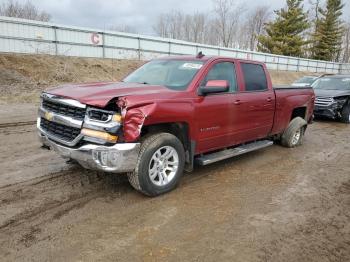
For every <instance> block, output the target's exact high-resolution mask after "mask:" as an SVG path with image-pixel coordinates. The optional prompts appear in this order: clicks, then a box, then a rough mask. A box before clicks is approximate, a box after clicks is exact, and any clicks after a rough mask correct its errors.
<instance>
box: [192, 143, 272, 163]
mask: <svg viewBox="0 0 350 262" xmlns="http://www.w3.org/2000/svg"><path fill="white" fill-rule="evenodd" d="M271 145H273V142H272V141H270V140H262V141H256V142H252V143H249V144H245V145H241V146H238V147H235V148H231V149H225V150H222V151H219V152H215V153H211V154H207V155H203V156H200V157H197V158H195V161H196V163H197V164H199V165H201V166H205V165H209V164H211V163H214V162H217V161H221V160H224V159H227V158H231V157H234V156H238V155H242V154H245V153H248V152H251V151H255V150H258V149H261V148H264V147H268V146H271Z"/></svg>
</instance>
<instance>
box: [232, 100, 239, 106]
mask: <svg viewBox="0 0 350 262" xmlns="http://www.w3.org/2000/svg"><path fill="white" fill-rule="evenodd" d="M233 103H234V104H235V105H240V104H241V100H236V101H235V102H233Z"/></svg>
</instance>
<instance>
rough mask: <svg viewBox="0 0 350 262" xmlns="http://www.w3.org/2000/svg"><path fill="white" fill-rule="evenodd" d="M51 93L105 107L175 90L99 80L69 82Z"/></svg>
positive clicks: (48, 91)
mask: <svg viewBox="0 0 350 262" xmlns="http://www.w3.org/2000/svg"><path fill="white" fill-rule="evenodd" d="M46 92H47V93H49V94H52V95H57V96H61V97H65V98H70V99H74V100H78V101H79V102H80V103H83V104H87V105H91V106H97V107H105V106H106V105H107V104H108V102H109V101H110V100H112V99H113V98H117V97H123V96H132V95H149V94H154V95H155V96H156V95H157V94H160V93H169V92H174V91H172V90H170V89H168V88H166V87H163V86H155V85H144V84H137V83H124V82H102V83H101V82H99V83H84V84H67V85H62V86H58V87H55V88H52V89H49V90H47V91H46Z"/></svg>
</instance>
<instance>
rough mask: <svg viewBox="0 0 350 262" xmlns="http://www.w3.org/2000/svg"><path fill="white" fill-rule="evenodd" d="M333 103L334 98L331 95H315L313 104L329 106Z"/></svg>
mask: <svg viewBox="0 0 350 262" xmlns="http://www.w3.org/2000/svg"><path fill="white" fill-rule="evenodd" d="M332 103H334V99H333V98H332V97H316V99H315V105H317V106H329V105H330V104H332Z"/></svg>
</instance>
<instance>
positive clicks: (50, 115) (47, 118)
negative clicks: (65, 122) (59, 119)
mask: <svg viewBox="0 0 350 262" xmlns="http://www.w3.org/2000/svg"><path fill="white" fill-rule="evenodd" d="M52 118H53V114H52V113H51V112H46V113H45V119H46V120H48V121H51V120H52Z"/></svg>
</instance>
